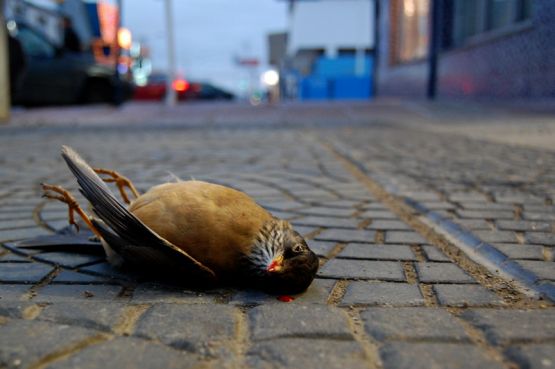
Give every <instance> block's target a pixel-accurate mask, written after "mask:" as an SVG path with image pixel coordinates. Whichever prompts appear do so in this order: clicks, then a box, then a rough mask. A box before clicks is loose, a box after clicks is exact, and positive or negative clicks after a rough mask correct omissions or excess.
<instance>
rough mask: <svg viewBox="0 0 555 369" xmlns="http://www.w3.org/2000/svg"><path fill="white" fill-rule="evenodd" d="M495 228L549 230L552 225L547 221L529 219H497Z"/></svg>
mask: <svg viewBox="0 0 555 369" xmlns="http://www.w3.org/2000/svg"><path fill="white" fill-rule="evenodd" d="M495 224H497V228H499V229H503V230H511V231H532V232H549V231H551V229H552V226H551V224H550V223H549V222H538V221H530V220H498V221H497V222H495Z"/></svg>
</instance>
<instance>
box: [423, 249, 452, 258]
mask: <svg viewBox="0 0 555 369" xmlns="http://www.w3.org/2000/svg"><path fill="white" fill-rule="evenodd" d="M422 249H423V250H424V253H425V254H426V256H427V258H428V260H430V261H445V262H451V259H449V258H448V257H447V255H445V254H444V253H443V252H441V251H440V250H439V249H438V248H437V247H435V246H432V245H423V246H422Z"/></svg>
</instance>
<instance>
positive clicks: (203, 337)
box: [135, 304, 237, 351]
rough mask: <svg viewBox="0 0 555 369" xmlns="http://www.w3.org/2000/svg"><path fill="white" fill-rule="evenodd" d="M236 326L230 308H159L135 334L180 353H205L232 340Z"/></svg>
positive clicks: (153, 309) (140, 323) (143, 319)
mask: <svg viewBox="0 0 555 369" xmlns="http://www.w3.org/2000/svg"><path fill="white" fill-rule="evenodd" d="M236 324H237V323H236V318H235V309H234V308H233V307H230V306H225V305H212V306H210V309H207V308H206V305H204V304H200V305H189V304H186V305H184V304H156V305H154V306H153V307H151V308H150V309H149V310H148V311H147V312H146V313H145V314H144V315H143V316H142V317H141V318H140V320H139V321H138V322H137V325H136V328H135V334H136V335H137V336H140V337H147V338H150V339H156V340H159V341H161V342H163V343H165V344H166V345H170V346H172V347H174V348H177V349H179V350H186V351H204V350H209V349H210V348H214V347H215V346H217V345H218V344H219V343H220V342H221V341H222V340H226V339H230V338H231V337H232V336H233V335H234V332H235V325H236Z"/></svg>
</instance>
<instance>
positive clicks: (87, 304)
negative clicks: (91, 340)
mask: <svg viewBox="0 0 555 369" xmlns="http://www.w3.org/2000/svg"><path fill="white" fill-rule="evenodd" d="M124 308H125V304H124V303H122V302H112V301H103V302H102V303H101V304H99V303H97V302H96V301H78V302H77V301H66V302H62V303H53V304H51V305H48V306H46V307H44V309H43V310H42V311H41V313H40V315H39V316H38V318H37V319H39V320H41V321H48V322H52V323H56V324H67V325H71V326H80V327H84V328H91V329H95V330H101V331H110V330H111V328H112V327H113V326H114V325H115V324H116V323H117V322H118V320H119V319H120V317H121V315H122V312H123V310H124Z"/></svg>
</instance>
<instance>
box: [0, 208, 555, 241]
mask: <svg viewBox="0 0 555 369" xmlns="http://www.w3.org/2000/svg"><path fill="white" fill-rule="evenodd" d="M522 216H523V217H524V219H526V220H533V221H539V222H552V221H554V220H555V213H541V212H532V211H524V212H523V213H522ZM0 235H1V234H0Z"/></svg>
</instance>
